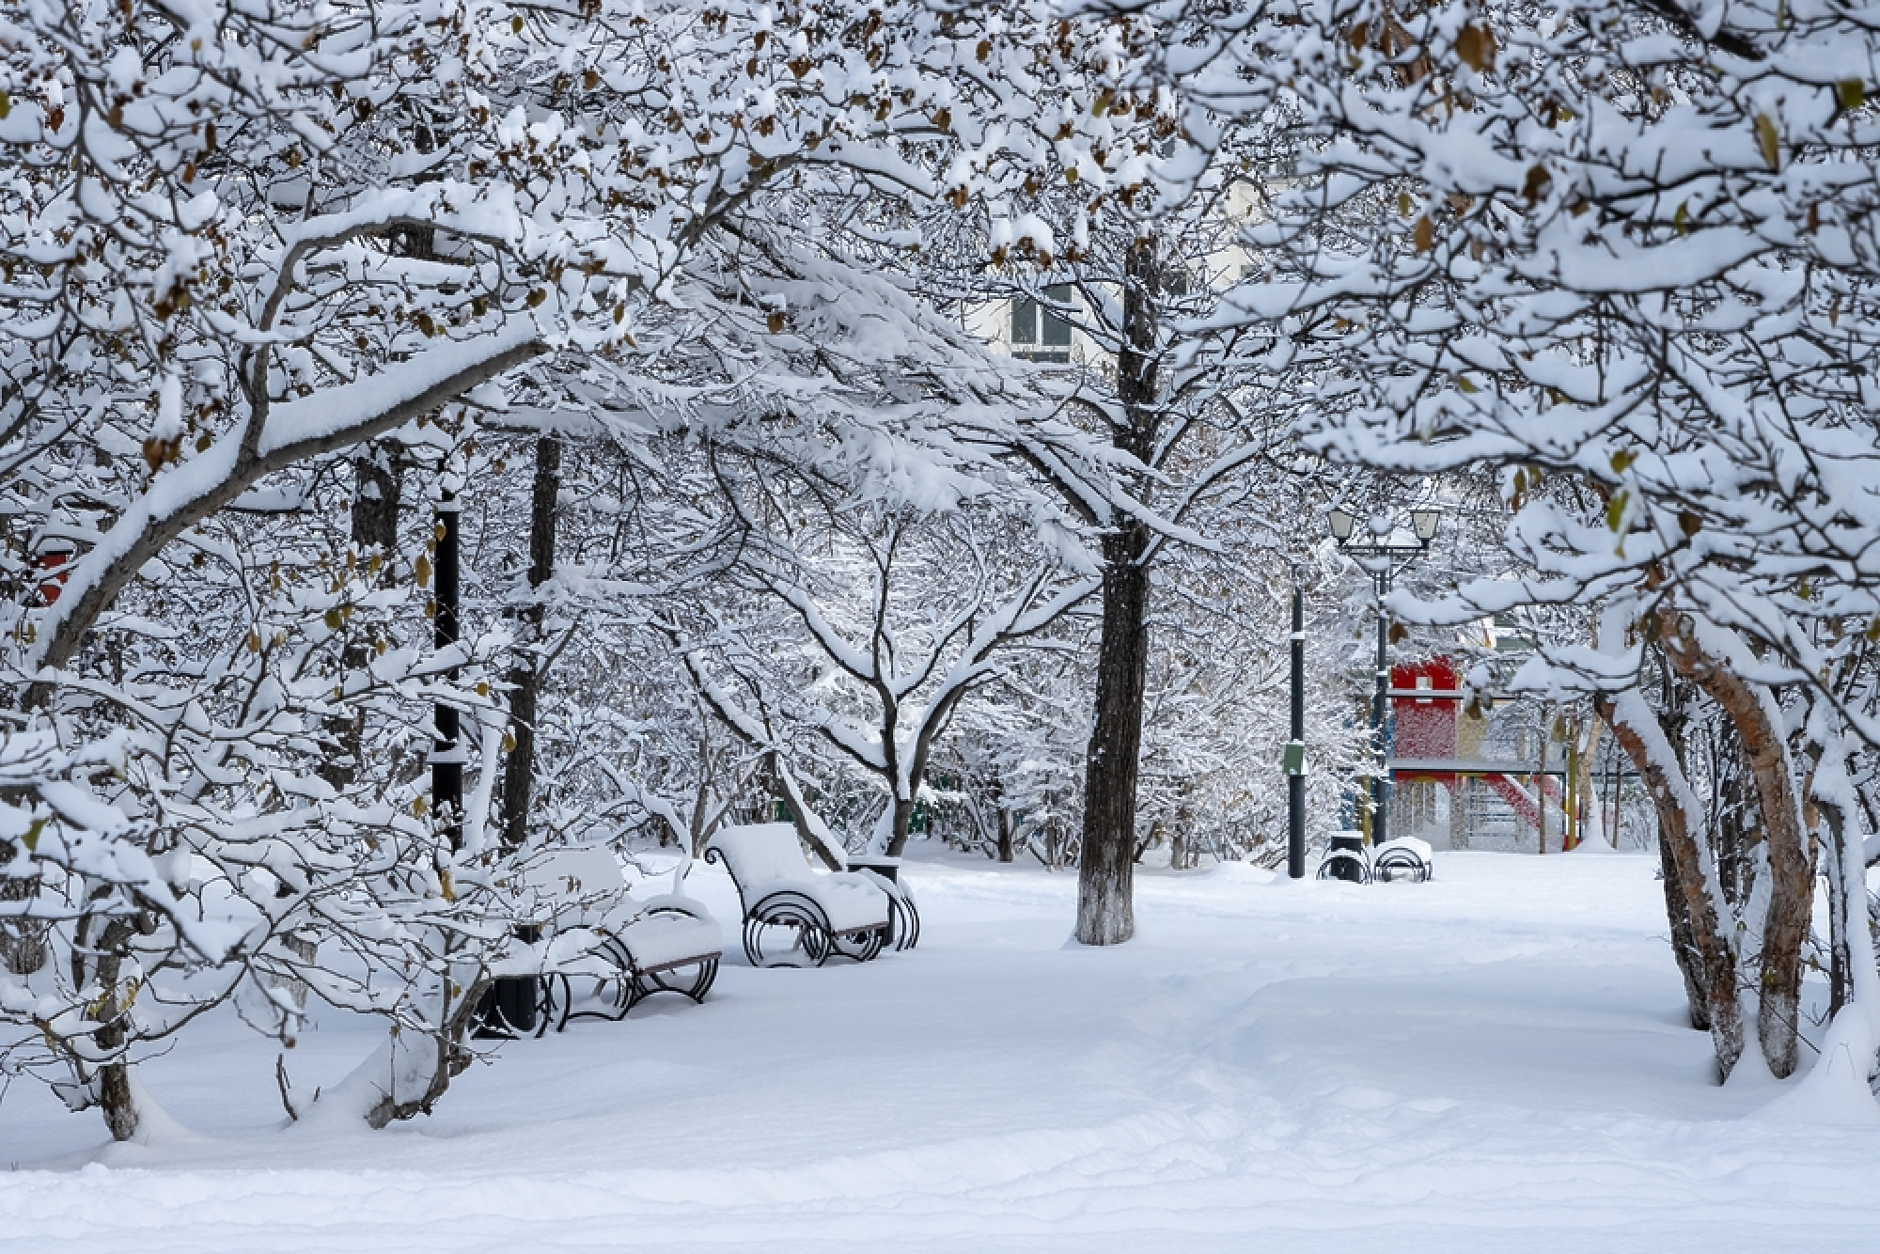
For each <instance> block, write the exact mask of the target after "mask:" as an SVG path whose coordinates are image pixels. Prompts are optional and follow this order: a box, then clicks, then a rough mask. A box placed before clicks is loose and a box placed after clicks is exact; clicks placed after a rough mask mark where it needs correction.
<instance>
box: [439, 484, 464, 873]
mask: <svg viewBox="0 0 1880 1254" xmlns="http://www.w3.org/2000/svg"><path fill="white" fill-rule="evenodd" d="M433 534H434V535H435V536H436V538H437V562H436V564H435V566H434V570H433V573H434V578H435V579H436V581H437V582H436V592H437V596H436V598H435V600H436V603H437V616H436V618H435V619H434V620H433V624H434V626H435V628H436V635H435V643H436V645H437V651H438V652H439V653H442V652H444V651H445V650H446V649H451V648H454V647H455V646H456V644H457V640H458V622H457V615H458V605H459V580H458V550H457V494H456V493H454V492H451V491H449V490H448V489H447V490H445V491H444V492H443V493H442V494H441V495H440V496H439V498H438V502H437V526H436V530H435V531H434V533H433ZM457 674H458V669H457V668H456V667H454V666H453V667H452V668H451V669H450V672H449V676H450V678H451V679H453V680H454V679H456V678H457ZM462 731H463V729H462V726H461V724H460V721H459V717H458V713H457V708H456V707H455V706H453V705H450V704H448V703H446V702H443V701H439V702H438V703H437V742H436V744H435V745H433V746H432V749H431V808H432V810H433V811H434V812H435V813H436V815H437V817H438V821H439V822H441V823H442V824H443V825H444V826H443V830H444V832H445V833H446V834H447V835H448V836H449V837H450V847H451V848H452V849H462V848H463V760H464V747H463V734H462Z"/></svg>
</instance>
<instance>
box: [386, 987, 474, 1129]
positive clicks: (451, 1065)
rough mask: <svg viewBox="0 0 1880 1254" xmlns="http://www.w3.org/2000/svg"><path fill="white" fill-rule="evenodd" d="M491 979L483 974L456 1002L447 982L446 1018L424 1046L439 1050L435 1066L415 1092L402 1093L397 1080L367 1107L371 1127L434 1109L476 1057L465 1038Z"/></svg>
mask: <svg viewBox="0 0 1880 1254" xmlns="http://www.w3.org/2000/svg"><path fill="white" fill-rule="evenodd" d="M491 983H492V981H491V979H490V977H489V976H488V975H483V976H481V977H479V978H478V979H477V980H475V981H473V982H472V983H471V984H470V986H469V987H468V988H466V989H462V990H460V991H459V995H458V996H457V997H456V999H455V1001H454V1002H453V1001H452V1000H451V999H450V994H451V991H452V990H451V989H450V988H449V986H448V982H446V988H445V997H446V1000H445V1003H444V1010H445V1014H444V1018H443V1021H442V1022H441V1023H439V1024H438V1031H437V1033H436V1034H435V1035H433V1036H428V1037H427V1038H426V1040H425V1045H424V1048H426V1049H431V1050H435V1051H436V1053H435V1057H434V1058H433V1059H431V1060H430V1062H431V1066H430V1067H429V1069H428V1076H427V1082H426V1084H425V1086H424V1088H423V1090H422V1091H420V1092H419V1093H418V1094H417V1095H415V1096H405V1097H401V1096H400V1095H399V1094H398V1093H397V1091H396V1089H397V1085H396V1084H395V1083H394V1084H393V1086H392V1091H390V1092H385V1093H383V1094H381V1096H380V1098H379V1100H378V1101H377V1102H375V1103H374V1104H373V1105H372V1106H371V1107H370V1108H369V1109H368V1110H367V1111H366V1126H367V1127H370V1128H383V1127H385V1126H386V1125H387V1124H389V1123H392V1122H394V1121H396V1120H402V1119H415V1118H417V1117H418V1116H419V1115H428V1114H430V1113H431V1110H432V1108H433V1107H435V1106H436V1105H437V1103H438V1100H439V1099H440V1098H442V1097H443V1096H444V1093H445V1091H446V1090H448V1089H449V1088H450V1082H451V1080H452V1079H454V1078H455V1077H457V1076H458V1075H460V1074H461V1073H462V1072H463V1070H464V1068H466V1067H468V1066H469V1065H470V1063H471V1061H472V1056H471V1054H470V1052H469V1051H468V1050H467V1049H465V1048H464V1045H463V1041H464V1037H465V1036H467V1035H468V1034H469V1031H470V1024H471V1021H472V1019H473V1018H474V1017H475V1014H476V1008H477V1006H478V1005H479V1004H481V1003H482V1001H483V995H484V994H485V993H487V992H488V991H489V989H490V985H491Z"/></svg>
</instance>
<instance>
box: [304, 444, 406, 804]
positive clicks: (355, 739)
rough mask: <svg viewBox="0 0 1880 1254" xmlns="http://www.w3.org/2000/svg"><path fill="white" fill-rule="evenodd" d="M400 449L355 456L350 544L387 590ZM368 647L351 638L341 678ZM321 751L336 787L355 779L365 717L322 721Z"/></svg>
mask: <svg viewBox="0 0 1880 1254" xmlns="http://www.w3.org/2000/svg"><path fill="white" fill-rule="evenodd" d="M405 464H406V463H405V457H404V451H403V450H402V449H401V448H399V447H398V446H397V445H395V444H390V443H386V442H377V443H373V444H370V445H368V446H366V448H364V449H363V450H361V452H360V454H359V456H357V457H355V458H353V499H352V544H353V551H354V552H356V553H357V554H358V555H359V559H360V560H361V561H364V562H367V563H370V562H371V561H372V559H373V558H378V559H379V560H380V562H381V563H382V564H381V565H380V566H379V575H378V579H379V586H380V587H387V586H390V584H391V582H392V578H393V570H392V561H393V559H394V558H395V557H396V556H397V554H398V511H399V507H400V504H401V502H402V498H403V496H404V491H405ZM371 660H372V651H371V646H370V645H368V644H367V642H366V641H365V640H364V639H363V637H356V638H353V639H349V640H348V641H347V643H346V644H345V646H344V647H343V648H342V649H341V651H340V674H341V675H351V674H356V673H358V672H360V671H363V670H365V669H366V667H367V666H369V665H370V664H371ZM324 731H325V738H326V746H325V751H324V752H323V753H322V755H321V761H320V765H319V766H318V767H317V768H316V773H317V774H318V775H319V776H320V778H321V779H323V780H325V781H326V782H327V783H329V784H331V785H332V786H333V787H334V788H336V789H344V788H347V787H348V786H350V785H351V784H352V783H354V782H355V781H356V780H357V779H358V777H359V767H360V765H361V763H362V761H363V756H362V755H363V754H364V752H365V714H364V713H363V712H362V711H354V712H353V713H351V714H338V715H333V716H331V717H329V718H327V719H326V720H325V721H324Z"/></svg>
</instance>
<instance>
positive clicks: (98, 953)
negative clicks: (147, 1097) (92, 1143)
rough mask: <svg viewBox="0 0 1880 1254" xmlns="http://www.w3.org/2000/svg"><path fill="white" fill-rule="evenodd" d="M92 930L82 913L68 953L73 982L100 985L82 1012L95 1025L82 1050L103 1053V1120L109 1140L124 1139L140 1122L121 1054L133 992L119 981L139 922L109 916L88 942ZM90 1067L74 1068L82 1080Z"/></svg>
mask: <svg viewBox="0 0 1880 1254" xmlns="http://www.w3.org/2000/svg"><path fill="white" fill-rule="evenodd" d="M90 931H91V928H90V920H86V919H81V920H80V921H79V926H78V933H77V942H78V943H77V945H76V946H75V949H76V951H77V952H76V953H75V954H74V956H73V958H72V965H73V968H74V969H73V972H72V974H73V977H74V980H73V982H74V983H75V984H76V985H77V986H78V987H80V988H85V987H93V986H95V987H97V988H98V989H100V990H101V991H100V993H99V996H98V999H97V1000H96V1001H94V1002H92V1004H91V1005H89V1006H87V1007H86V1008H85V1018H86V1019H87V1020H89V1021H90V1022H92V1023H96V1024H97V1025H98V1028H97V1030H96V1031H94V1032H93V1033H92V1034H91V1039H90V1041H89V1042H87V1049H86V1052H87V1053H88V1054H90V1055H91V1056H93V1057H103V1058H105V1059H106V1061H105V1062H103V1063H101V1064H99V1065H98V1069H97V1072H96V1080H95V1083H96V1085H97V1090H96V1096H97V1100H98V1107H99V1109H100V1110H101V1111H102V1112H103V1114H104V1126H105V1127H106V1129H108V1130H109V1131H110V1133H111V1139H112V1140H114V1141H128V1140H131V1139H132V1138H134V1137H135V1136H136V1135H137V1129H138V1126H139V1124H140V1123H141V1122H142V1119H141V1115H140V1112H139V1111H138V1109H137V1098H136V1090H135V1089H134V1088H133V1087H132V1086H131V1073H130V1062H129V1061H128V1060H127V1059H126V1058H125V1053H126V1050H127V1046H128V1045H129V1043H130V1031H129V1028H128V1026H127V1024H126V1022H125V1016H126V1015H128V1014H129V1013H130V1004H129V1003H130V1002H131V1000H132V999H133V998H134V997H135V996H136V994H135V992H134V991H131V992H128V993H127V991H126V990H125V989H124V987H123V986H122V984H121V982H120V981H121V979H122V977H123V974H124V957H125V954H126V953H127V952H128V949H129V946H130V942H131V938H132V936H134V935H135V934H136V932H137V928H136V925H135V924H134V923H133V922H132V921H131V920H129V919H124V918H117V919H112V920H111V921H110V922H108V923H106V924H105V925H104V929H103V930H102V931H101V932H100V933H99V934H98V937H97V942H96V946H95V947H93V946H92V945H90V944H88V943H87V941H88V940H89V933H90ZM88 1069H89V1068H88V1067H86V1066H82V1065H81V1066H80V1067H78V1068H76V1070H77V1072H78V1079H79V1080H80V1081H81V1082H83V1081H85V1080H86V1079H87V1076H86V1075H85V1072H86V1071H87V1070H88Z"/></svg>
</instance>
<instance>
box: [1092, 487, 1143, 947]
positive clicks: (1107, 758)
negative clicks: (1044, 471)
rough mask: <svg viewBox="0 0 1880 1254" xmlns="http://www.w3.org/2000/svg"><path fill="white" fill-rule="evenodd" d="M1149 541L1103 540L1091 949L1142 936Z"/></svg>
mask: <svg viewBox="0 0 1880 1254" xmlns="http://www.w3.org/2000/svg"><path fill="white" fill-rule="evenodd" d="M1148 539H1149V536H1148V529H1147V528H1146V527H1144V526H1143V525H1142V524H1141V523H1138V522H1135V521H1134V520H1131V521H1129V522H1126V523H1124V524H1123V525H1122V526H1121V527H1120V528H1118V530H1117V532H1116V533H1115V534H1112V535H1109V536H1105V537H1104V540H1103V557H1104V569H1103V638H1102V644H1101V646H1100V647H1099V649H1098V653H1097V710H1096V720H1095V722H1094V724H1093V725H1092V727H1091V730H1090V749H1089V754H1088V757H1087V759H1086V761H1085V768H1084V843H1083V851H1082V854H1081V856H1080V857H1079V860H1078V875H1077V939H1078V940H1079V941H1080V942H1082V943H1083V944H1086V945H1115V944H1119V943H1121V942H1123V941H1126V940H1128V939H1129V938H1130V937H1131V936H1132V935H1134V934H1135V931H1136V918H1135V909H1134V903H1133V900H1132V894H1133V876H1134V871H1135V861H1136V786H1137V780H1138V776H1139V775H1140V769H1141V764H1140V757H1141V753H1142V706H1143V696H1144V689H1145V686H1146V683H1147V676H1148V668H1149V571H1148V569H1147V568H1146V567H1145V566H1143V565H1142V561H1141V558H1142V554H1143V551H1144V550H1145V549H1146V548H1147V547H1148Z"/></svg>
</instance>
